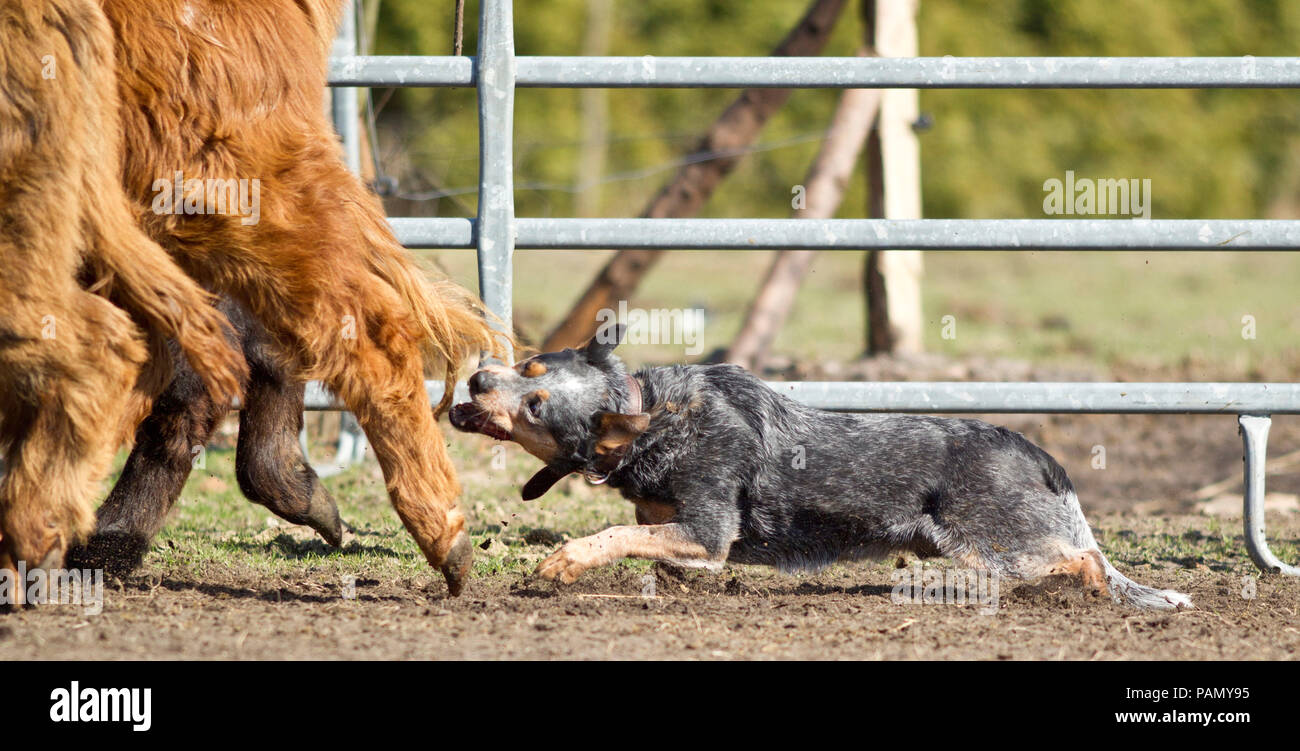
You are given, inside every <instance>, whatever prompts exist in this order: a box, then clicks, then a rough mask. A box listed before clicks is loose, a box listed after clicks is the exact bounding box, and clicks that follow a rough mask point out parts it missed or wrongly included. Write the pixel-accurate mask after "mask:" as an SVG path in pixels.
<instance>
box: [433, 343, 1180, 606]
mask: <svg viewBox="0 0 1300 751" xmlns="http://www.w3.org/2000/svg"><path fill="white" fill-rule="evenodd" d="M620 337H621V328H615V329H614V330H611V329H606V330H604V331H602V332H601V333H600V334H598V335H597V337H596V338H595V339H593V340H592V342H590V343H589V344H588V345H587V346H586V347H584V348H583V349H581V350H565V351H563V352H558V353H548V354H543V355H539V356H537V357H535V358H531V359H530V360H527V361H525V362H523V363H520V365H519V366H517V367H516V368H513V369H511V368H505V367H500V366H495V367H489V368H485V369H483V370H480V371H479V372H478V373H476V374H474V375H473V376H472V377H471V378H470V393H471V396H472V401H471V402H470V403H467V404H462V405H457V406H456V407H454V408H453V410H452V423H453V425H455V426H456V427H458V428H460V429H462V430H468V431H475V432H481V433H484V434H486V435H489V436H492V437H495V438H501V439H510V440H515V441H517V442H519V443H520V444H521V445H522V446H523V447H524V448H525V449H526V450H528V451H529V452H530V453H533V454H534V455H536V456H538V457H539V458H541V459H542V460H543V461H545V462H546V464H547V466H546V467H545V468H544V469H543V470H542V471H540V472H539V473H538V474H537V476H535V477H534V478H533V480H530V481H529V484H528V485H527V486H525V497H526V498H528V497H535V496H537V495H540V494H541V493H544V492H545V490H546V488H547V487H549V486H550V484H552V483H554V482H555V481H557V480H558V479H559V478H561V477H563V476H565V475H567V474H569V473H571V472H581V473H584V474H587V475H588V477H589V478H591V479H594V480H596V481H604V482H607V483H608V484H609V486H610V487H612V488H616V489H617V490H618V491H619V492H621V493H622V494H623V495H624V496H625V497H627V498H628V499H630V500H632V501H633V502H635V503H636V504H637V518H638V522H640V523H641V525H642V526H639V527H614V528H611V529H608V530H605V531H604V532H601V533H599V534H596V535H593V536H591V537H585V538H580V539H577V540H573V541H571V542H569V543H566V544H565V545H564V547H562V548H561V549H560V550H559V551H558V552H556V553H555V554H554V555H552V556H551V557H549V558H547V559H546V560H545V561H543V562H542V564H541V565H540V566H539V568H538V572H539V573H540V574H541V575H542V576H544V577H547V578H552V579H559V580H561V581H565V582H570V581H573V580H574V579H575V578H576V577H577V576H579V575H580V574H581V573H582V572H583V571H584V570H586V569H588V568H591V567H592V566H598V565H603V564H605V563H609V562H611V561H614V560H617V559H619V558H622V557H625V556H635V557H643V558H652V559H657V560H666V561H673V562H675V563H678V564H683V565H693V566H705V567H711V568H713V567H718V566H721V564H722V563H723V562H724V561H734V562H738V563H755V564H766V565H771V566H777V567H779V568H782V569H786V570H794V569H808V568H814V569H815V568H819V567H822V566H825V565H827V564H830V563H832V562H835V561H839V560H846V559H857V558H867V557H876V558H878V557H882V556H885V555H888V554H892V553H896V552H911V553H915V554H916V555H918V556H922V557H933V556H944V557H947V558H951V559H953V560H956V561H958V562H961V563H963V564H965V565H968V566H971V567H977V568H981V569H987V570H989V571H991V572H993V573H995V574H997V575H1000V576H1007V577H1012V578H1019V579H1037V578H1039V577H1042V576H1046V575H1049V574H1068V575H1072V576H1077V577H1079V578H1080V579H1081V580H1082V581H1083V582H1084V584H1085V585H1086V586H1089V587H1090V588H1092V589H1094V590H1097V591H1106V590H1109V591H1110V592H1111V594H1113V595H1114V596H1115V597H1116V598H1117V599H1122V600H1124V601H1126V602H1129V603H1131V604H1133V605H1136V606H1138V607H1143V608H1152V609H1171V608H1176V607H1178V606H1180V605H1182V606H1190V604H1191V603H1190V601H1189V600H1188V598H1187V597H1186V596H1184V595H1182V594H1179V593H1177V592H1172V591H1164V590H1156V589H1152V588H1150V587H1146V586H1143V585H1140V584H1137V583H1135V582H1133V581H1131V580H1129V579H1128V578H1127V577H1125V576H1124V575H1123V574H1121V573H1120V572H1119V571H1117V570H1116V569H1115V568H1114V567H1113V566H1112V565H1111V564H1110V563H1109V561H1107V560H1106V558H1105V557H1104V556H1103V555H1102V553H1101V551H1100V550H1099V549H1098V547H1097V543H1096V541H1095V540H1094V539H1093V536H1092V532H1091V530H1090V529H1089V527H1088V523H1087V521H1086V520H1085V519H1084V516H1083V512H1082V510H1081V509H1080V507H1079V501H1078V498H1077V497H1076V496H1075V493H1074V488H1073V487H1072V486H1071V484H1070V480H1069V478H1068V477H1067V476H1066V473H1065V470H1064V469H1062V468H1061V466H1060V465H1059V464H1057V462H1056V461H1055V460H1053V459H1052V457H1050V456H1049V455H1048V454H1047V453H1046V452H1044V451H1043V450H1042V449H1040V448H1038V447H1037V446H1035V445H1034V444H1032V443H1030V442H1029V441H1028V440H1027V439H1025V437H1024V436H1022V435H1020V434H1019V433H1015V432H1013V431H1010V430H1007V429H1006V428H1001V427H997V426H995V425H990V424H988V423H985V422H981V421H978V420H970V419H953V418H945V417H929V416H911V415H897V414H865V415H857V414H840V413H831V412H824V411H820V410H816V409H813V408H810V407H807V406H805V405H803V404H800V403H798V402H796V401H794V400H792V399H789V398H787V397H785V396H782V395H780V394H777V393H776V392H775V391H773V390H771V389H770V388H768V387H767V386H766V385H765V384H763V383H762V382H761V381H760V380H758V379H757V378H755V377H754V376H752V375H751V374H749V373H747V372H745V371H744V370H742V369H741V368H738V367H735V366H729V365H714V366H673V367H662V368H647V369H644V370H641V371H638V372H637V373H635V374H634V375H633V376H632V378H634V379H635V380H636V382H637V386H639V390H640V392H641V402H642V404H643V410H644V412H640V413H636V414H628V412H629V411H631V410H629V409H628V406H629V403H630V402H634V401H635V400H634V399H631V398H630V391H631V390H632V389H630V388H629V381H628V378H629V376H628V375H627V373H626V371H625V368H624V367H623V365H622V363H621V361H620V360H619V359H618V358H617V357H616V356H614V355H613V353H612V350H613V348H614V346H615V345H616V344H617V341H618V339H619V338H620ZM633 388H635V387H633ZM611 458H612V460H611Z"/></svg>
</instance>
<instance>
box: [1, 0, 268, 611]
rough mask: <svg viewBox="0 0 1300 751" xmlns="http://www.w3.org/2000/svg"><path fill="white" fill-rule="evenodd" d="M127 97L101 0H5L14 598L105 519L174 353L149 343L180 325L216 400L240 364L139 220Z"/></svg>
mask: <svg viewBox="0 0 1300 751" xmlns="http://www.w3.org/2000/svg"><path fill="white" fill-rule="evenodd" d="M118 109H119V103H118V99H117V92H116V87H115V78H114V60H113V46H112V37H111V32H110V29H109V26H108V23H107V21H106V19H105V17H104V15H103V13H102V12H101V10H100V8H99V7H98V6H97V5H96V4H95V2H94V0H48V1H47V2H40V3H35V2H30V0H0V446H2V447H3V449H4V455H5V465H6V469H7V472H6V474H5V476H4V479H3V481H0V568H5V569H9V570H10V571H11V572H13V573H11V574H10V575H9V576H6V577H5V580H6V584H18V585H20V586H15V587H13V591H11V592H6V593H5V594H6V595H7V601H8V602H10V603H19V602H21V601H22V599H23V591H22V590H23V587H24V586H25V584H24V583H23V581H22V578H21V577H17V576H14V575H13V574H16V573H17V571H18V569H19V567H20V566H22V567H26V568H27V569H28V570H31V569H34V568H38V567H40V568H50V567H57V566H60V565H62V561H63V554H64V551H65V550H66V548H67V546H68V545H69V544H71V543H73V542H74V541H76V540H77V539H78V538H80V537H82V536H84V535H85V534H86V533H88V532H89V531H90V529H91V527H92V526H93V516H92V502H91V496H92V494H93V493H94V492H95V490H96V489H97V487H98V483H99V481H100V480H101V479H102V478H103V476H104V474H105V473H106V472H107V470H108V465H109V463H110V461H111V459H112V456H113V453H114V452H115V450H116V449H117V446H118V445H119V444H120V443H121V441H122V439H123V438H124V437H126V436H127V435H129V432H130V430H131V429H133V428H134V426H135V423H136V421H138V420H139V418H140V417H141V416H142V415H143V412H144V411H145V410H146V409H147V407H148V404H149V400H150V399H151V397H152V396H153V394H154V393H156V392H157V390H158V389H159V388H161V386H162V384H163V383H165V382H166V378H167V373H166V371H167V370H168V368H167V360H166V359H165V358H162V357H155V358H154V360H155V361H157V362H158V363H159V367H153V368H149V369H144V368H143V367H142V366H143V364H144V363H145V362H146V361H148V359H149V355H150V351H151V348H152V350H153V352H154V354H155V355H156V354H157V353H161V352H163V351H164V350H163V349H162V344H163V341H164V338H165V337H174V338H175V339H176V340H177V341H178V342H179V344H180V347H181V349H182V350H183V351H184V352H185V354H186V355H187V356H188V357H189V358H190V360H191V362H192V363H193V364H194V365H195V366H196V368H197V370H198V372H199V374H200V375H201V376H202V377H203V379H204V382H205V383H206V385H207V386H208V387H209V388H210V389H211V390H212V392H213V393H214V394H215V398H218V399H229V398H230V397H231V396H233V395H234V394H236V393H238V389H239V383H240V380H241V379H242V378H243V377H244V363H243V359H242V358H241V357H240V356H239V355H238V353H236V352H235V351H234V350H233V349H231V348H230V347H229V345H228V344H227V343H226V339H225V329H226V328H227V326H226V323H225V319H224V317H223V316H222V315H221V314H220V313H218V312H217V311H216V310H215V309H214V308H213V307H211V305H210V302H211V298H210V296H209V295H208V294H207V293H206V292H204V291H203V290H202V289H201V288H200V287H199V286H198V285H197V284H195V283H194V282H193V281H192V280H191V279H190V278H189V277H187V276H186V275H185V274H184V272H182V271H181V270H180V268H178V267H177V266H176V264H175V263H174V262H173V261H172V260H171V259H170V258H169V257H168V256H167V254H166V253H165V252H164V251H163V250H162V248H160V247H159V246H158V245H156V244H154V243H153V242H152V241H150V240H149V239H148V238H147V237H146V236H145V235H144V234H143V233H142V232H141V231H140V229H139V226H138V224H137V219H136V216H135V213H134V207H133V206H132V205H131V203H130V202H129V201H128V199H127V198H126V196H125V195H124V193H123V191H122V187H121V181H120V178H121V171H120V165H121V162H122V157H121V153H122V131H121V128H120V125H119V121H118V117H119V112H118ZM110 301H111V302H110ZM124 311H125V312H124ZM128 313H129V314H130V315H128ZM132 317H134V319H135V320H134V322H133V321H132ZM136 323H139V324H140V325H141V326H143V327H144V330H143V331H142V330H141V328H138V327H137V326H136Z"/></svg>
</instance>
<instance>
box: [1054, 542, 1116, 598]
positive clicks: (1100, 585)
mask: <svg viewBox="0 0 1300 751" xmlns="http://www.w3.org/2000/svg"><path fill="white" fill-rule="evenodd" d="M1045 575H1046V576H1074V577H1078V579H1079V581H1080V582H1082V583H1083V586H1084V588H1085V589H1087V590H1088V591H1089V592H1091V593H1093V594H1096V595H1105V594H1108V592H1109V589H1108V588H1107V587H1106V568H1105V566H1103V565H1102V562H1101V553H1100V552H1099V551H1096V550H1071V551H1067V553H1066V555H1065V557H1064V558H1062V559H1061V560H1059V561H1056V562H1054V563H1052V564H1050V565H1049V566H1048V568H1047V572H1046V574H1045Z"/></svg>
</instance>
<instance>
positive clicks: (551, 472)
mask: <svg viewBox="0 0 1300 751" xmlns="http://www.w3.org/2000/svg"><path fill="white" fill-rule="evenodd" d="M575 469H577V467H576V466H575V467H572V468H568V467H567V465H562V466H559V467H552V466H551V465H549V464H548V465H546V466H545V467H542V468H541V469H539V470H537V474H535V475H533V476H532V478H530V479H529V480H528V482H526V483H524V489H523V493H522V495H523V497H524V500H525V501H532V500H536V499H538V498H541V497H542V496H544V495H546V491H548V490H550V489H551V487H552V486H553V485H555V483H557V482H559V481H560V480H563V479H564V478H565V477H568V476H569V475H571V474H573V471H574V470H575Z"/></svg>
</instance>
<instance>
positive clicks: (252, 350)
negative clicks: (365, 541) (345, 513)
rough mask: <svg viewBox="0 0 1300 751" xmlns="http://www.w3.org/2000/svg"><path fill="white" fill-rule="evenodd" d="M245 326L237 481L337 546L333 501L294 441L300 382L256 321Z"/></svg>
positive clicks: (254, 497)
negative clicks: (247, 374) (245, 381)
mask: <svg viewBox="0 0 1300 751" xmlns="http://www.w3.org/2000/svg"><path fill="white" fill-rule="evenodd" d="M249 328H250V334H249V336H248V338H247V339H246V340H245V344H244V355H245V357H247V358H248V365H249V370H250V379H249V384H248V389H247V391H246V392H245V398H244V402H245V403H244V408H243V410H242V411H241V412H240V413H239V447H238V449H237V451H236V455H235V473H236V475H237V477H238V478H239V487H240V489H241V490H243V491H244V495H246V496H248V499H249V500H250V501H253V502H254V503H260V504H262V505H263V506H266V507H267V508H268V509H270V510H271V511H272V512H273V513H275V514H276V515H277V516H279V517H280V518H282V519H284V520H286V521H289V522H292V523H293V524H305V525H306V526H308V527H311V528H312V529H314V530H316V532H317V533H319V534H320V536H321V537H322V538H324V539H325V541H326V542H328V543H329V544H330V545H333V546H335V547H337V546H339V545H341V544H342V543H343V520H342V519H340V518H339V510H338V506H337V505H336V504H335V502H334V498H333V496H331V495H330V493H329V491H327V490H326V489H325V486H324V485H322V484H321V481H320V478H319V477H317V476H316V472H315V470H313V469H312V468H311V464H310V463H309V462H308V460H307V457H306V456H305V455H304V454H303V451H302V445H301V444H300V443H299V442H298V434H299V433H300V432H301V431H302V408H303V396H304V386H303V384H302V382H301V381H298V380H295V379H293V378H292V377H290V376H289V375H288V373H286V372H285V370H284V369H283V368H282V367H281V366H280V365H279V363H278V362H276V360H275V358H274V356H273V355H272V354H271V352H270V351H269V350H268V345H267V343H266V341H265V340H264V336H263V335H262V334H261V332H260V326H257V325H256V324H254V323H252V322H251V319H250V321H249ZM254 328H256V329H257V330H256V331H254V330H252V329H254Z"/></svg>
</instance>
